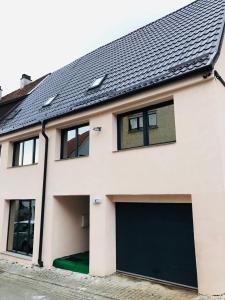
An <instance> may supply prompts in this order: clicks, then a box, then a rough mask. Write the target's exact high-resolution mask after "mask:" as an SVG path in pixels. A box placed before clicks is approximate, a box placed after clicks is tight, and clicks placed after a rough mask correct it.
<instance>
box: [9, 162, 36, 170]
mask: <svg viewBox="0 0 225 300" xmlns="http://www.w3.org/2000/svg"><path fill="white" fill-rule="evenodd" d="M37 165H38V163H36V164H30V165H24V166H11V167H8V168H7V169H17V168H23V167H32V166H37Z"/></svg>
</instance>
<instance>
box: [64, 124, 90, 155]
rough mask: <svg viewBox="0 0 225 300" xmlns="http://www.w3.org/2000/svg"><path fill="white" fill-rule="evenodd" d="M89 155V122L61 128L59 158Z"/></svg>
mask: <svg viewBox="0 0 225 300" xmlns="http://www.w3.org/2000/svg"><path fill="white" fill-rule="evenodd" d="M88 155H89V124H84V125H79V126H75V127H72V128H67V129H63V130H62V132H61V159H66V158H76V157H84V156H88Z"/></svg>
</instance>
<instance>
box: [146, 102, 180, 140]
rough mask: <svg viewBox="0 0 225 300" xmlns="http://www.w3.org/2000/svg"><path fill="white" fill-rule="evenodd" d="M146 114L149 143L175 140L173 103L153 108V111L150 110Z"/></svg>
mask: <svg viewBox="0 0 225 300" xmlns="http://www.w3.org/2000/svg"><path fill="white" fill-rule="evenodd" d="M152 113H153V114H152ZM148 114H149V128H148V134H149V144H150V145H154V144H161V143H167V142H172V141H175V140H176V133H175V118H174V105H173V104H170V105H167V106H164V107H160V108H157V109H154V111H151V110H150V111H149V112H148ZM156 122H157V123H156ZM155 125H157V126H155Z"/></svg>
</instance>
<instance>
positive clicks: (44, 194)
mask: <svg viewBox="0 0 225 300" xmlns="http://www.w3.org/2000/svg"><path fill="white" fill-rule="evenodd" d="M45 125H46V123H45V122H44V121H43V122H42V123H41V126H42V127H41V134H42V136H43V137H44V139H45V155H44V173H43V183H42V203H41V224H40V239H39V254H38V265H39V267H40V268H42V267H43V260H42V251H43V233H44V220H45V200H46V179H47V166H48V142H49V138H48V136H47V135H46V132H45Z"/></svg>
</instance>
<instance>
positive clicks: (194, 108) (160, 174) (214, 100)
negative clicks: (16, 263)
mask: <svg viewBox="0 0 225 300" xmlns="http://www.w3.org/2000/svg"><path fill="white" fill-rule="evenodd" d="M222 93H224V89H223V88H221V87H220V84H219V85H218V83H217V82H216V81H215V80H214V79H213V77H212V76H211V78H209V79H207V80H204V79H203V78H202V77H201V76H197V77H193V78H190V79H187V80H186V81H181V82H177V83H175V84H170V85H168V86H165V87H162V88H160V89H155V90H152V91H149V92H143V93H140V94H138V95H136V96H132V97H129V98H127V99H124V100H121V101H119V102H115V103H111V104H109V105H105V106H104V107H99V108H95V109H92V110H89V111H86V112H83V113H79V114H76V115H74V116H71V117H67V118H64V119H60V120H57V121H54V122H52V123H50V124H48V126H47V130H46V131H47V135H48V136H49V139H50V142H49V163H48V174H47V195H46V219H45V228H44V248H43V259H44V264H45V265H46V266H51V265H52V262H53V260H54V258H55V257H57V256H58V255H59V254H60V255H64V254H65V253H66V252H64V251H63V250H62V246H61V240H60V238H58V237H57V234H56V229H55V228H56V227H58V230H60V232H61V233H63V232H66V231H67V229H68V228H70V230H72V227H73V224H72V220H70V221H71V223H70V221H68V222H65V224H63V223H62V222H60V220H62V219H63V216H64V214H65V211H64V212H63V207H60V205H59V203H57V202H56V198H59V197H60V196H63V197H66V196H82V195H84V196H86V195H88V196H90V273H91V274H93V275H99V276H103V275H108V274H111V273H113V272H115V270H116V242H115V241H116V237H115V204H114V202H115V201H117V199H123V201H129V197H130V199H132V201H140V202H145V201H147V202H151V201H164V202H177V201H178V202H179V201H181V202H182V201H188V202H190V201H192V204H193V212H194V213H193V217H194V234H195V246H196V258H197V272H198V283H199V292H200V293H203V294H209V295H213V294H222V293H224V292H225V281H224V278H225V264H224V263H223V262H224V261H225V218H224V212H225V187H224V170H225V169H224V162H225V151H224V150H225V149H224V145H225V138H224V137H223V136H224V135H223V132H224V131H222V130H221V128H223V129H224V127H225V121H224V118H223V115H225V104H224V103H225V101H224V99H223V97H224V96H223V95H224V94H222ZM168 99H174V107H175V122H176V138H177V142H176V143H174V144H168V145H161V146H153V147H144V148H139V149H132V150H124V151H119V152H118V151H116V114H117V113H121V112H124V111H127V110H131V109H134V108H139V107H143V106H145V105H150V104H151V103H156V102H159V101H164V100H168ZM87 121H89V123H90V128H91V129H92V128H93V127H96V126H101V127H102V131H101V132H95V131H93V130H91V131H90V155H89V157H83V158H78V159H68V160H63V161H60V160H59V151H60V147H59V146H60V135H59V131H58V130H59V129H61V128H63V127H66V126H69V125H73V124H82V123H85V122H87ZM20 135H21V133H16V134H13V135H11V136H7V137H2V138H0V143H1V144H2V147H3V148H2V159H1V167H0V182H1V188H0V251H1V252H3V253H4V252H5V245H6V237H7V220H8V215H7V202H6V201H5V200H7V199H36V203H37V206H36V224H35V244H34V256H33V259H32V263H34V264H36V263H37V255H38V240H39V224H40V199H41V190H42V173H43V151H44V142H43V140H42V139H41V142H40V160H39V161H40V163H39V164H38V165H35V166H30V167H21V168H7V165H8V161H10V159H9V156H10V147H9V146H10V144H9V142H10V141H11V140H13V139H15V138H17V139H18V138H19V136H20ZM140 178H141V180H140ZM129 195H130V196H129ZM95 197H100V198H101V199H102V204H99V205H94V204H93V199H94V198H95ZM64 208H65V207H64ZM74 225H75V223H74ZM67 242H68V241H67ZM73 246H74V245H73ZM73 246H71V245H69V244H67V247H68V248H67V250H71V251H72V247H73ZM65 255H67V254H65ZM9 257H10V256H9Z"/></svg>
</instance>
